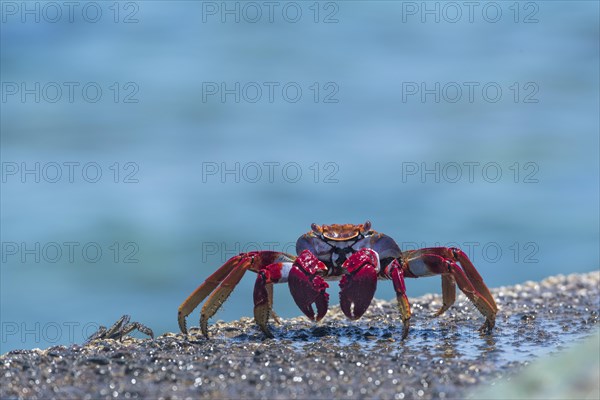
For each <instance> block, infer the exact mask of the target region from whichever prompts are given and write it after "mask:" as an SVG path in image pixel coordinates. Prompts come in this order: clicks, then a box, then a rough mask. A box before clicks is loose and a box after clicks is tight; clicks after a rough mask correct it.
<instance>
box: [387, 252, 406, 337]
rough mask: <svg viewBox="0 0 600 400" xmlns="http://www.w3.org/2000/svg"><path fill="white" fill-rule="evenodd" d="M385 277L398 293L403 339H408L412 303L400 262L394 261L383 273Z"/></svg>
mask: <svg viewBox="0 0 600 400" xmlns="http://www.w3.org/2000/svg"><path fill="white" fill-rule="evenodd" d="M383 275H384V276H385V277H387V278H388V279H391V280H392V283H393V284H394V290H395V291H396V299H397V301H398V310H399V311H400V315H401V316H402V325H403V327H402V339H406V336H408V330H409V328H410V316H411V312H410V303H409V302H408V297H407V296H406V286H405V284H404V268H402V265H401V264H400V262H399V261H398V259H394V261H392V262H391V263H389V264H388V266H387V267H386V268H385V270H384V271H383Z"/></svg>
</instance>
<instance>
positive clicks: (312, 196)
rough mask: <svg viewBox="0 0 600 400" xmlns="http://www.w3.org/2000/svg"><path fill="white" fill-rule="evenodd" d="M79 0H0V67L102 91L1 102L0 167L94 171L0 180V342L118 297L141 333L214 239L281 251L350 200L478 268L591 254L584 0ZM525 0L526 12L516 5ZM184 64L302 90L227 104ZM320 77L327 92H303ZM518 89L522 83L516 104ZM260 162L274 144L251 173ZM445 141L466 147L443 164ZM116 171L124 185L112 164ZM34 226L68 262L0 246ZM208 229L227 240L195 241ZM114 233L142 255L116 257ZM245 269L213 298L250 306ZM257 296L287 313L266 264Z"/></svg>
mask: <svg viewBox="0 0 600 400" xmlns="http://www.w3.org/2000/svg"><path fill="white" fill-rule="evenodd" d="M5 3H6V2H4V3H3V7H6V6H5ZM8 3H11V4H12V2H8ZM15 4H17V5H18V4H21V3H15ZM41 4H43V3H41ZM82 4H83V3H82ZM97 4H100V6H101V8H102V10H103V18H101V19H100V21H99V22H97V23H89V22H86V21H85V20H83V19H82V18H75V22H74V23H69V22H68V21H66V20H65V19H64V18H63V20H62V21H61V22H59V23H49V22H45V21H44V20H43V18H42V20H41V21H40V23H35V22H32V20H31V17H28V18H30V19H26V22H25V23H22V22H21V20H20V18H19V15H17V17H14V16H12V14H9V13H7V12H6V8H3V20H2V25H1V41H0V44H1V56H0V61H1V64H2V69H1V74H2V77H1V80H2V82H3V84H4V83H5V82H17V83H21V82H27V83H28V84H29V85H31V86H32V85H33V83H34V82H41V83H42V85H43V84H44V83H47V82H80V83H81V86H83V84H85V83H86V82H98V84H99V85H100V86H101V87H102V88H103V89H104V91H103V97H102V100H101V101H99V102H97V103H90V102H87V101H83V100H82V97H81V95H77V96H76V98H75V101H73V102H69V101H66V100H65V99H64V98H62V99H61V100H60V101H57V102H56V103H50V102H48V101H44V99H42V101H40V102H39V103H36V102H35V101H33V100H32V98H33V96H32V95H30V96H29V97H26V101H25V102H23V101H21V100H20V97H19V95H16V96H8V97H6V99H5V98H4V97H3V100H2V103H0V105H1V107H2V110H1V133H2V141H1V156H2V162H3V171H4V172H5V173H6V168H10V167H11V166H14V165H17V166H19V167H21V163H25V165H26V166H28V167H29V168H32V167H33V166H34V165H35V163H36V162H39V163H40V165H41V166H45V165H48V163H53V162H56V163H59V164H61V165H62V163H64V162H79V163H80V165H83V164H86V163H88V162H95V163H98V165H99V166H100V167H101V169H102V173H103V175H102V179H100V180H99V182H97V183H88V182H87V181H86V180H85V179H82V178H81V175H80V170H76V172H77V171H79V175H78V174H77V173H76V175H75V179H74V182H72V183H71V182H68V180H67V179H66V177H65V176H63V178H62V179H61V180H60V181H59V182H57V183H50V182H47V181H45V180H44V179H41V182H40V183H36V182H34V179H33V176H32V175H25V178H24V179H25V182H22V179H21V175H20V174H17V175H6V176H5V178H6V179H4V180H3V181H2V192H1V201H2V203H1V206H2V215H1V222H2V224H1V225H2V227H1V234H2V242H3V248H2V251H3V254H2V257H3V258H2V264H1V269H0V273H1V286H0V287H1V306H0V307H1V319H2V340H1V342H0V346H1V350H0V353H3V352H6V351H9V350H11V349H14V348H32V347H42V348H43V347H46V346H48V345H52V344H67V343H70V342H73V341H75V342H81V341H82V340H83V335H85V334H86V333H91V332H88V331H89V330H91V329H93V328H94V327H95V326H97V324H105V325H106V324H110V323H112V322H113V321H115V320H116V319H117V318H118V317H119V316H120V315H122V314H123V313H129V314H131V315H132V316H133V319H135V320H139V321H142V322H144V323H146V324H148V325H149V326H151V327H152V328H153V329H154V330H155V332H156V333H159V334H160V333H162V332H165V331H176V330H177V324H176V309H177V307H178V305H179V304H180V303H181V301H182V300H183V299H184V298H185V297H186V296H187V295H188V294H189V293H190V292H191V291H192V290H193V289H194V288H195V287H196V286H197V285H198V284H200V283H201V282H202V281H203V279H204V278H205V277H206V276H208V275H209V274H210V273H211V272H212V271H214V270H215V269H216V268H217V267H218V266H219V265H220V264H221V263H222V262H223V261H224V259H225V258H227V257H228V256H230V255H232V253H233V252H235V251H238V249H249V248H251V247H252V246H253V245H254V243H258V244H259V245H261V246H263V245H265V246H267V245H270V244H269V243H270V242H277V243H276V244H274V245H273V246H274V247H275V248H277V249H278V250H281V249H283V248H286V249H288V250H289V247H288V244H289V243H293V242H294V241H295V239H296V238H297V237H298V236H299V235H300V234H302V233H303V232H305V231H306V230H307V229H309V226H310V223H311V222H317V223H346V222H352V223H360V222H363V221H364V220H366V219H370V220H371V221H372V222H373V226H374V228H375V229H376V230H379V231H382V232H385V233H387V234H389V235H390V236H392V237H394V238H396V240H397V241H398V243H400V244H401V246H402V247H404V248H410V247H411V246H413V245H419V246H433V245H436V244H437V243H439V244H441V245H445V244H449V243H453V244H458V245H460V246H462V247H465V246H466V247H469V246H471V248H472V249H473V250H472V251H471V252H470V253H469V254H470V255H471V257H472V259H473V260H474V262H475V264H476V266H477V268H478V269H479V271H480V272H481V273H482V275H483V276H484V278H485V281H486V283H487V284H488V285H489V286H499V285H508V284H514V283H518V282H521V281H524V280H528V279H540V278H542V277H545V276H548V275H552V274H557V273H572V272H584V271H590V270H595V269H598V265H599V264H598V262H599V244H598V243H599V210H598V202H599V191H598V190H599V189H598V186H599V172H598V166H599V156H598V153H599V143H598V138H599V122H598V121H599V114H598V109H599V99H598V97H599V91H598V87H599V79H598V69H599V54H598V37H599V29H598V11H599V10H598V3H596V2H577V1H576V2H560V1H558V2H537V3H534V2H528V3H526V2H523V3H518V4H519V10H520V14H519V17H518V19H519V22H518V23H515V22H514V8H513V9H511V8H510V6H511V4H513V3H512V2H511V3H510V4H509V3H500V4H501V10H502V12H503V14H502V18H501V19H500V20H499V21H498V22H497V23H490V22H487V21H486V20H485V19H484V18H482V16H481V14H479V13H475V14H474V15H475V18H474V21H473V22H472V23H471V22H469V21H468V19H467V18H466V16H464V17H463V18H462V19H461V20H460V21H459V22H457V23H450V22H447V21H445V20H444V18H441V21H440V23H435V21H434V20H433V19H432V17H431V16H429V17H427V15H425V23H423V22H422V21H421V15H420V14H417V15H409V14H407V6H414V5H416V6H418V7H420V4H422V3H421V2H417V3H412V2H398V3H392V2H362V1H356V2H337V3H335V2H334V3H331V4H333V5H336V6H337V8H326V7H333V6H329V5H328V4H330V3H319V7H320V10H321V14H320V15H319V19H320V21H322V20H323V18H324V15H325V14H328V13H329V12H332V11H335V18H337V19H338V22H337V23H328V24H325V23H314V21H313V17H314V15H313V14H311V13H312V12H313V9H311V8H309V7H311V5H312V4H313V3H312V2H311V3H297V4H299V5H300V7H301V9H302V10H303V17H302V18H301V19H300V21H299V22H297V23H289V22H287V21H286V20H285V19H283V18H281V17H277V16H280V15H281V14H275V16H276V18H275V20H274V22H273V23H270V22H268V21H267V20H265V18H263V20H262V21H261V22H259V23H248V22H245V21H244V20H243V18H242V20H241V22H240V23H234V22H232V19H231V17H229V19H228V20H227V21H226V23H221V22H220V20H219V16H218V15H217V16H212V15H206V14H203V7H206V5H207V4H208V3H206V2H204V3H202V2H197V3H196V2H163V1H156V2H138V3H132V4H136V5H137V7H138V8H137V9H134V8H130V9H126V8H124V7H123V8H122V9H121V14H120V15H119V19H120V20H122V19H123V18H124V15H125V14H124V13H125V12H131V11H132V10H134V11H135V18H137V19H138V22H137V23H131V24H124V23H114V22H113V20H112V18H113V14H112V12H113V11H112V9H109V7H110V4H109V3H97ZM215 4H216V6H218V7H220V5H221V3H220V2H218V3H210V5H211V6H212V5H215ZM228 4H230V5H231V4H234V2H229V3H228ZM285 4H286V3H281V5H282V7H283V5H285ZM428 4H429V5H431V7H435V5H434V4H436V3H433V2H430V3H428ZM440 4H441V3H440ZM528 4H534V5H537V9H535V8H527V7H529V6H528ZM483 5H485V3H482V7H483ZM232 7H233V6H232ZM513 7H514V5H513ZM205 10H206V9H205ZM536 10H537V11H536ZM463 11H464V12H466V9H464V10H463ZM532 11H535V15H534V16H535V18H536V19H537V20H538V22H534V23H523V19H524V18H525V15H529V14H530V13H531V12H532ZM75 15H76V16H77V15H80V14H75ZM127 15H128V14H127ZM203 17H205V18H206V19H207V21H206V22H203ZM530 22H531V21H530ZM114 82H118V83H119V86H120V90H121V92H120V94H119V96H120V97H119V99H120V100H122V98H123V96H124V95H125V94H128V93H131V91H130V89H131V88H129V89H127V88H126V87H125V86H124V85H125V84H126V83H127V82H133V83H134V84H135V87H137V88H138V89H139V91H138V92H137V93H136V94H135V96H134V98H136V99H137V100H139V101H138V102H137V103H131V104H130V103H123V102H122V101H119V102H116V103H115V102H114V101H113V100H112V96H113V94H114V92H113V91H111V89H109V87H111V85H112V84H113V83H114ZM203 82H217V83H220V82H227V84H228V85H229V87H233V85H234V82H241V85H242V86H243V85H244V83H247V82H258V83H259V85H263V82H279V83H281V85H280V87H281V86H283V85H284V84H285V83H287V82H296V83H297V84H298V85H300V87H301V88H302V89H303V97H302V99H301V100H300V101H298V102H297V103H291V102H288V101H285V100H284V99H283V98H282V96H281V92H280V91H278V92H277V91H276V92H275V93H278V95H277V96H276V98H275V100H274V101H273V102H272V103H271V102H269V101H267V100H265V97H263V98H261V101H258V102H257V103H249V102H247V101H243V99H242V101H240V102H239V103H236V102H235V101H233V100H232V99H233V95H230V96H229V97H227V98H226V100H227V101H225V102H221V101H220V99H219V97H218V96H213V97H209V99H208V100H207V101H203ZM314 82H317V83H318V86H319V89H320V94H319V100H320V101H319V102H315V101H314V100H313V95H314V91H313V90H311V89H310V87H311V85H313V83H314ZM328 82H333V84H334V86H329V87H327V86H325V85H326V84H327V83H328ZM406 82H408V83H411V82H416V83H417V84H420V83H421V82H426V83H427V85H428V86H427V87H429V88H432V87H434V85H435V82H440V83H441V86H444V84H445V83H448V82H458V83H459V84H460V83H462V82H478V83H479V86H478V88H479V89H481V87H482V86H484V85H485V84H486V83H489V82H492V83H494V84H495V85H497V86H500V87H501V88H502V90H503V92H502V98H501V99H500V100H499V101H497V102H491V101H487V100H486V99H484V98H483V97H482V95H481V91H480V90H479V91H476V92H475V93H478V95H476V97H475V99H474V101H473V102H470V101H468V100H465V97H466V91H465V92H464V93H463V98H461V100H460V101H457V102H456V103H452V102H450V101H447V98H448V97H451V96H452V92H448V93H450V94H448V96H446V97H442V99H441V100H440V101H439V102H436V101H435V100H434V95H428V96H427V97H426V98H425V100H426V101H425V102H422V101H420V96H419V95H415V96H408V97H407V101H403V83H404V88H405V89H406ZM515 82H517V83H518V86H519V90H520V92H519V98H518V101H515V100H514V95H515V93H514V87H513V89H511V86H512V85H513V84H514V83H515ZM528 82H531V83H532V84H533V86H528V87H526V86H525V85H526V84H527V83H528ZM280 87H279V88H280ZM332 87H333V88H337V89H338V91H337V93H336V94H335V95H334V98H335V99H337V100H338V102H337V103H324V102H323V101H322V100H323V98H324V96H325V95H327V94H330V93H332ZM263 88H264V86H263ZM463 88H465V86H463ZM6 89H7V86H3V96H5V95H6ZM533 89H537V90H536V91H535V94H534V95H532V96H531V99H534V100H537V102H535V103H526V102H524V99H525V97H526V96H527V95H528V94H530V95H531V94H532V93H533ZM75 93H79V94H80V93H81V92H80V91H79V92H77V91H76V92H75ZM405 94H406V93H405ZM263 95H264V96H266V91H265V92H264V93H263ZM115 162H118V163H119V166H118V170H119V171H120V175H119V177H118V180H119V182H120V183H114V182H113V178H114V167H113V169H110V166H111V165H113V164H114V163H115ZM127 162H132V163H134V164H132V165H133V166H131V165H130V167H131V168H129V167H125V163H127ZM269 162H277V163H279V165H278V166H277V168H276V169H275V175H274V179H273V182H272V183H271V182H269V181H268V179H267V178H266V174H267V171H268V170H267V167H265V166H264V164H263V163H269ZM471 162H477V163H479V164H478V165H476V167H475V174H474V176H473V182H470V181H469V179H468V177H467V171H468V169H467V167H466V166H465V164H464V163H471ZM13 163H16V164H13ZM206 163H216V165H217V166H219V167H220V166H221V163H225V165H226V166H227V167H229V168H233V166H234V165H235V163H240V168H242V167H248V166H249V165H254V164H248V163H258V164H259V165H262V166H263V177H262V178H261V179H260V180H259V182H257V183H252V182H249V181H250V180H251V177H250V178H248V176H249V175H242V176H240V182H239V183H237V182H235V177H234V176H233V175H226V176H225V177H224V178H225V179H224V181H225V182H222V179H221V177H220V175H219V174H217V175H214V176H213V175H210V176H205V177H204V178H205V179H203V175H202V173H203V166H204V168H206V165H207V164H206ZM286 163H296V164H294V165H296V166H299V167H300V171H301V172H302V176H301V177H300V178H299V179H298V181H297V182H294V183H292V182H291V181H292V180H294V175H295V174H292V173H291V172H290V171H292V172H294V171H295V170H294V169H291V170H288V172H289V174H288V175H282V169H281V168H282V166H283V165H285V164H286ZM315 163H317V164H315ZM327 163H333V164H327ZM436 163H439V165H440V171H441V172H443V171H445V174H444V173H441V176H440V182H436V180H435V176H434V175H433V174H429V175H425V177H424V179H422V178H421V175H420V172H419V173H417V174H415V175H407V174H406V173H407V171H408V170H407V168H412V167H415V166H416V167H417V168H419V169H420V168H422V167H423V166H424V167H426V168H434V166H435V165H436ZM453 163H458V164H459V165H460V166H462V168H463V170H462V173H463V175H462V176H461V178H460V179H458V181H457V182H455V183H452V182H451V181H452V180H453V177H454V174H453V170H452V168H453V167H452V166H453V165H455V164H453ZM487 163H495V164H493V165H495V166H499V167H500V168H501V173H502V176H501V177H500V178H499V179H498V181H497V182H491V181H493V180H494V179H493V178H494V176H493V174H492V175H485V176H483V175H482V167H483V166H484V165H486V164H487ZM515 163H517V164H515ZM210 165H211V166H212V165H214V164H210ZM134 167H138V168H139V170H137V172H135V171H134ZM40 168H41V167H40ZM248 168H250V167H248ZM443 168H447V169H445V170H444V169H443ZM515 169H516V170H517V171H519V175H518V176H516V175H515ZM316 170H318V171H319V175H318V177H317V176H315V171H316ZM66 171H67V169H66V168H64V169H63V172H66ZM490 171H491V172H494V171H495V170H494V169H493V168H492V169H491V170H488V172H490ZM129 172H135V174H134V178H135V179H137V180H138V182H137V183H123V179H124V178H125V175H126V174H127V173H129ZM246 172H248V174H250V172H252V170H251V169H247V170H246ZM491 172H490V174H491ZM328 174H333V175H332V176H330V175H328ZM327 177H329V178H333V179H334V182H330V183H326V178H327ZM315 179H316V180H317V182H316V183H315ZM515 180H516V181H517V183H515ZM336 181H337V182H336ZM36 242H39V243H40V245H41V246H42V247H43V246H44V245H47V244H48V243H54V242H56V243H59V244H62V243H64V242H78V243H79V244H80V246H79V247H78V248H77V250H76V251H75V257H74V260H73V261H72V262H71V261H70V260H69V258H68V256H67V254H63V255H62V256H61V257H60V258H59V259H58V261H57V262H48V258H52V256H51V255H50V256H48V255H47V254H46V256H47V257H45V256H44V254H42V257H41V259H40V262H39V263H38V262H35V259H34V258H35V255H32V254H29V255H28V254H27V253H26V252H24V251H22V248H20V249H19V252H18V253H17V254H16V255H13V254H12V252H11V251H8V250H10V249H9V247H7V246H10V245H11V244H14V243H16V244H18V245H19V246H20V245H21V243H25V247H26V248H34V246H35V243H36ZM88 242H91V243H97V244H98V246H99V247H100V248H101V249H102V251H103V254H102V257H100V259H99V261H97V262H88V261H86V260H85V259H84V258H83V257H82V256H81V250H80V249H81V247H82V246H83V245H84V244H85V243H88ZM115 242H116V243H118V247H119V249H120V252H119V254H118V255H115V251H116V250H115V248H114V247H111V245H112V244H113V243H115ZM129 242H132V244H130V245H128V243H129ZM125 246H130V247H125ZM132 246H133V247H132ZM215 246H216V248H219V249H224V250H221V251H219V252H218V254H214V253H213V252H212V250H214V248H215ZM62 249H63V250H64V249H65V247H64V246H62ZM498 249H499V250H500V251H501V254H497V253H496V252H497V251H498ZM131 252H133V253H135V254H134V255H133V259H134V260H138V261H139V262H137V263H125V262H123V261H124V260H125V257H126V255H128V254H131ZM115 256H116V258H117V261H116V262H115ZM22 257H24V261H23V259H22ZM253 284H254V279H253V276H246V277H245V278H244V280H243V281H242V283H241V284H240V285H239V287H238V288H237V289H236V291H235V292H234V293H233V295H232V296H231V297H230V299H229V300H228V302H227V303H226V304H225V306H224V308H223V309H222V310H221V311H220V312H219V314H218V315H217V317H216V318H217V319H225V320H232V319H236V318H239V317H241V316H251V315H252V300H251V297H252V287H253ZM407 285H408V290H409V295H410V296H416V295H419V294H423V293H426V292H430V291H439V290H440V286H439V285H440V281H439V279H436V278H429V279H421V280H411V281H409V282H408V283H407ZM336 292H337V289H336V288H335V287H332V288H331V289H330V293H331V295H332V296H331V298H332V301H333V303H337V295H336ZM393 296H394V295H393V290H392V288H391V284H390V283H388V282H382V283H380V285H379V288H378V292H377V297H380V298H392V297H393ZM275 308H276V310H277V312H278V313H279V314H280V315H282V316H284V317H289V316H295V315H298V314H299V313H300V312H299V310H298V309H297V308H296V306H295V305H294V304H293V301H292V299H291V296H290V295H289V292H288V290H287V288H286V287H284V286H281V287H277V288H276V299H275ZM197 318H198V314H197V313H194V314H193V315H191V316H190V321H189V323H190V324H191V325H196V324H197ZM38 323H39V325H36V324H38ZM86 324H89V325H86ZM69 326H73V327H74V328H73V329H72V331H70V330H69V328H68V327H69ZM55 332H57V333H56V334H55Z"/></svg>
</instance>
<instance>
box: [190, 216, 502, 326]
mask: <svg viewBox="0 0 600 400" xmlns="http://www.w3.org/2000/svg"><path fill="white" fill-rule="evenodd" d="M296 253H297V254H298V256H297V257H296V256H293V255H291V254H286V253H281V252H276V251H253V252H248V253H241V254H239V255H237V256H235V257H232V258H230V259H229V260H228V261H227V262H226V263H225V264H223V266H221V267H220V268H219V269H218V270H217V271H216V272H215V273H213V274H212V275H211V276H209V277H208V278H207V279H206V281H204V283H203V284H202V285H200V286H199V287H198V288H197V289H196V290H195V291H194V292H193V293H192V294H191V295H190V296H189V297H188V298H187V299H186V300H185V301H184V302H183V303H182V304H181V306H179V313H178V322H179V328H180V329H181V331H182V332H183V333H187V329H186V324H185V317H187V316H188V315H189V314H190V313H191V312H192V311H193V310H194V309H195V308H196V307H197V306H198V304H200V303H201V302H202V301H203V300H204V299H205V298H206V297H207V296H208V295H210V297H209V298H208V300H207V301H206V303H205V304H204V306H203V307H202V311H201V316H200V328H201V330H202V333H203V334H204V335H205V336H206V337H208V320H209V318H211V317H212V316H213V315H215V313H216V312H217V310H218V309H219V308H220V307H221V305H222V304H223V303H224V302H225V300H227V297H229V295H230V294H231V292H232V291H233V289H234V288H235V286H236V285H237V284H238V283H239V282H240V280H241V279H242V277H243V276H244V274H245V273H246V271H248V270H250V271H252V272H255V273H256V274H257V275H258V276H257V277H256V283H255V285H254V319H255V321H256V323H257V324H258V326H259V327H260V329H261V330H262V331H263V332H264V334H265V335H267V336H268V337H273V334H272V333H271V331H270V330H269V327H268V325H267V323H268V320H269V318H273V319H274V320H275V321H276V322H277V316H276V315H275V313H274V312H273V311H272V308H273V284H274V283H285V282H287V283H288V285H289V288H290V292H291V294H292V297H293V298H294V301H295V302H296V304H297V305H298V307H299V308H300V310H302V312H303V313H304V314H305V315H306V316H307V317H308V318H310V319H311V320H313V321H319V320H321V318H323V317H324V316H325V314H326V313H327V308H328V304H329V295H328V294H327V292H326V289H327V288H328V287H329V285H328V284H327V282H326V281H327V280H338V279H341V281H340V288H341V290H340V307H341V309H342V311H343V312H344V314H345V315H346V316H347V317H348V318H350V319H351V320H355V319H358V318H360V317H361V316H362V315H363V314H364V313H365V311H366V310H367V308H368V307H369V305H370V304H371V300H372V299H373V296H374V294H375V289H376V287H377V280H379V279H389V280H391V281H392V283H393V285H394V290H395V291H396V297H397V299H398V309H399V311H400V315H401V317H402V323H403V332H402V338H405V337H406V336H407V334H408V329H409V321H410V316H411V312H410V305H409V303H408V298H407V297H406V288H405V285H404V278H418V277H423V276H432V275H441V276H442V293H443V304H442V307H441V308H440V309H439V310H438V311H437V312H436V313H435V314H434V316H439V315H441V314H443V313H444V312H445V311H446V310H447V309H448V308H450V306H451V305H452V304H454V301H455V299H456V286H457V285H458V287H459V289H460V290H462V292H463V293H464V294H465V295H466V296H467V298H469V300H470V301H471V302H472V303H473V304H474V305H475V307H476V308H477V310H479V312H480V313H481V314H483V316H484V317H485V318H486V319H485V322H484V323H483V325H482V326H481V328H480V330H481V331H484V332H486V333H489V332H490V331H491V330H492V328H493V327H494V324H495V321H496V313H497V312H498V307H497V306H496V302H495V301H494V298H493V297H492V294H491V293H490V291H489V289H488V288H487V286H486V285H485V283H483V279H482V278H481V276H480V275H479V273H478V272H477V270H476V269H475V266H473V263H471V260H469V258H468V257H467V255H466V254H465V253H464V252H463V251H462V250H460V249H459V248H456V247H429V248H423V249H418V250H408V251H401V250H400V247H398V245H397V244H396V242H395V241H394V240H393V239H392V238H391V237H389V236H387V235H384V234H383V233H378V232H376V231H374V230H372V229H371V223H370V222H369V221H367V222H365V223H364V224H359V225H353V224H345V225H338V224H333V225H317V224H312V230H311V231H310V232H308V233H306V234H304V235H302V236H301V237H300V238H299V239H298V241H297V242H296ZM211 293H212V294H211ZM313 304H314V307H316V310H315V309H314V308H313ZM315 311H316V312H315Z"/></svg>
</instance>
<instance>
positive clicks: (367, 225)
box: [362, 221, 371, 232]
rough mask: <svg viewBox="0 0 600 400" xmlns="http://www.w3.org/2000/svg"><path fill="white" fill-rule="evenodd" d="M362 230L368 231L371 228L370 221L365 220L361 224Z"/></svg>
mask: <svg viewBox="0 0 600 400" xmlns="http://www.w3.org/2000/svg"><path fill="white" fill-rule="evenodd" d="M362 230H363V232H369V231H370V230H371V221H366V222H365V223H364V224H363V229H362Z"/></svg>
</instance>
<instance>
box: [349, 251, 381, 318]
mask: <svg viewBox="0 0 600 400" xmlns="http://www.w3.org/2000/svg"><path fill="white" fill-rule="evenodd" d="M343 268H344V269H345V270H346V275H344V276H343V277H342V280H341V281H340V288H341V291H340V307H341V308H342V311H343V312H344V314H345V315H346V316H347V317H348V318H350V319H352V320H355V319H358V318H360V317H362V315H363V314H364V313H365V311H367V308H369V305H370V304H371V300H373V296H374V295H375V289H376V288H377V273H378V272H379V257H378V256H377V253H376V252H375V251H373V250H371V249H361V250H359V251H358V252H356V253H354V254H353V255H352V256H350V258H349V259H347V260H346V262H344V266H343Z"/></svg>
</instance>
